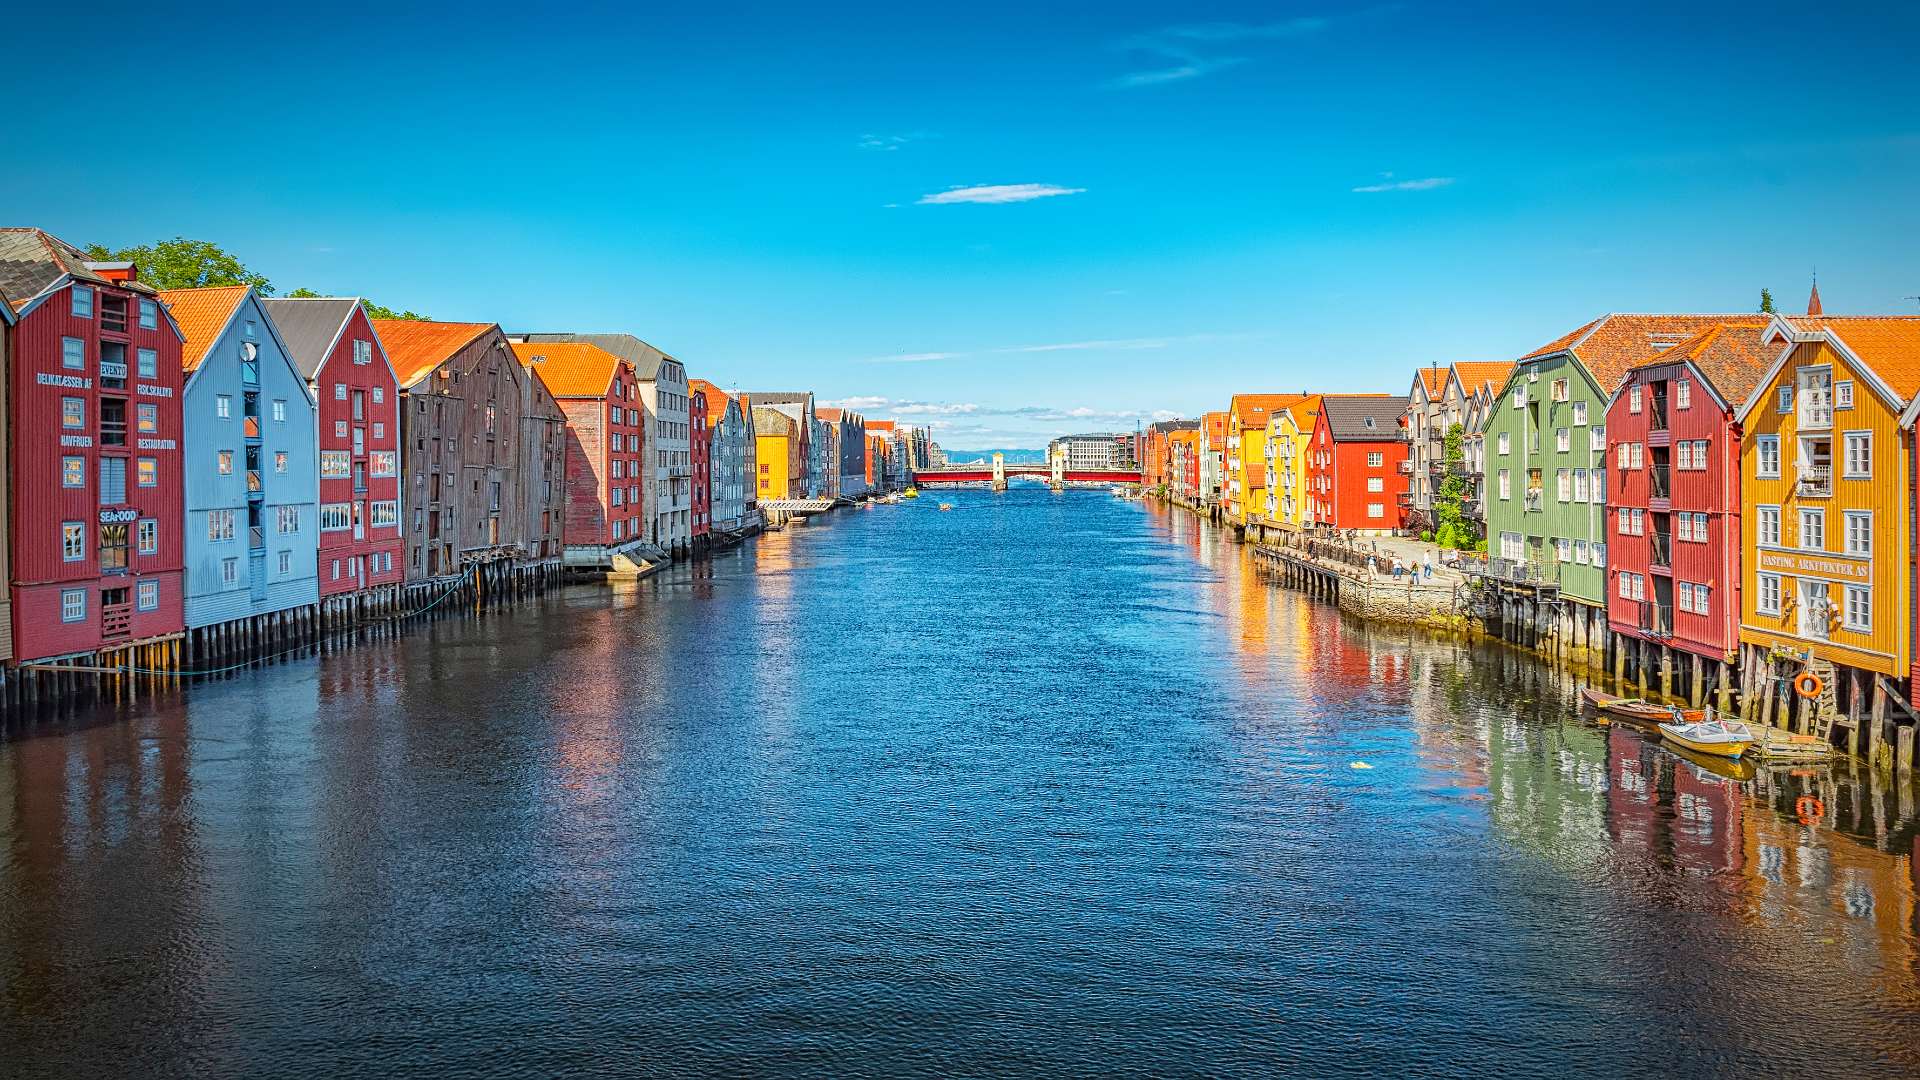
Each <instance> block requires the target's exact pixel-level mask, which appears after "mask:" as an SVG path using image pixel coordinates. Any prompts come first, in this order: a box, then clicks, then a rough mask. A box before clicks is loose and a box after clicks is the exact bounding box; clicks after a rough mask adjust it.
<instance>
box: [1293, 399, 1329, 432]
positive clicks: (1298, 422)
mask: <svg viewBox="0 0 1920 1080" xmlns="http://www.w3.org/2000/svg"><path fill="white" fill-rule="evenodd" d="M1326 400H1327V399H1326V397H1325V395H1322V394H1308V395H1307V396H1306V397H1304V398H1302V399H1300V400H1299V401H1296V402H1294V403H1293V404H1292V405H1289V406H1287V409H1286V411H1287V412H1288V413H1289V414H1290V415H1291V416H1292V417H1293V429H1294V430H1295V431H1298V432H1300V433H1301V434H1302V435H1305V434H1307V433H1308V432H1311V431H1312V430H1313V426H1314V425H1315V424H1316V423H1318V422H1319V421H1320V410H1321V409H1323V408H1325V407H1326Z"/></svg>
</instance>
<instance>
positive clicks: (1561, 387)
mask: <svg viewBox="0 0 1920 1080" xmlns="http://www.w3.org/2000/svg"><path fill="white" fill-rule="evenodd" d="M1553 400H1555V401H1565V400H1567V380H1565V379H1555V380H1553Z"/></svg>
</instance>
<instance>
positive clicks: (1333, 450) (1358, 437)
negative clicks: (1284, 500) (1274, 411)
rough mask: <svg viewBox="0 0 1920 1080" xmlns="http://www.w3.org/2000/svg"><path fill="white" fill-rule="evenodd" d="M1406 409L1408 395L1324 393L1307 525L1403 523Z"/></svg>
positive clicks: (1375, 528)
mask: <svg viewBox="0 0 1920 1080" xmlns="http://www.w3.org/2000/svg"><path fill="white" fill-rule="evenodd" d="M1406 411H1407V399H1406V397H1405V396H1400V397H1394V396H1392V395H1389V394H1327V395H1324V397H1323V398H1322V404H1321V413H1320V422H1319V423H1318V424H1316V425H1315V426H1314V431H1313V444H1312V446H1310V447H1309V448H1308V450H1307V467H1306V476H1307V524H1309V525H1313V526H1319V527H1321V528H1328V529H1353V530H1355V531H1358V532H1369V533H1385V532H1392V531H1393V530H1395V529H1397V528H1399V527H1400V526H1401V524H1402V521H1401V512H1402V503H1401V499H1400V496H1401V495H1403V494H1405V492H1406V490H1407V475H1406V473H1405V472H1402V471H1401V468H1400V463H1401V462H1403V461H1405V460H1406V459H1407V443H1406V440H1405V439H1404V438H1402V437H1401V432H1400V417H1401V416H1402V415H1403V414H1404V413H1405V412H1406ZM1269 437H1271V436H1269Z"/></svg>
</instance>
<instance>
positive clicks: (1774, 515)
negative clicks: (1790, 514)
mask: <svg viewBox="0 0 1920 1080" xmlns="http://www.w3.org/2000/svg"><path fill="white" fill-rule="evenodd" d="M1753 529H1754V537H1755V539H1756V540H1757V541H1758V542H1759V543H1762V544H1771V545H1773V546H1775V547H1778V546H1779V545H1780V508H1779V507H1777V506H1757V507H1754V511H1753Z"/></svg>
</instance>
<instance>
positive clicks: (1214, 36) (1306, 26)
mask: <svg viewBox="0 0 1920 1080" xmlns="http://www.w3.org/2000/svg"><path fill="white" fill-rule="evenodd" d="M1331 23H1332V19H1330V18H1328V17H1326V16H1322V15H1303V16H1299V17H1297V18H1292V19H1281V20H1278V21H1276V22H1267V23H1235V22H1213V23H1194V24H1190V25H1185V26H1168V27H1164V28H1162V29H1159V30H1156V31H1154V32H1152V33H1150V34H1142V35H1140V36H1138V37H1132V38H1128V39H1127V40H1125V41H1123V42H1121V43H1120V48H1121V49H1123V50H1125V51H1127V52H1131V53H1140V54H1145V55H1147V56H1151V57H1154V58H1156V59H1158V60H1159V61H1161V63H1160V64H1159V65H1158V66H1155V67H1151V68H1145V69H1142V70H1140V71H1132V72H1128V73H1127V74H1125V75H1122V76H1120V77H1119V78H1117V79H1115V80H1113V82H1112V83H1111V85H1113V86H1116V87H1120V88H1123V89H1125V88H1131V87H1140V86H1160V85H1163V84H1166V83H1173V82H1182V81H1185V80H1187V79H1197V78H1199V77H1200V76H1202V75H1211V74H1212V73H1214V72H1216V71H1221V70H1224V69H1226V68H1230V67H1235V66H1237V65H1240V64H1245V63H1248V62H1249V61H1250V60H1251V59H1252V57H1247V56H1233V55H1226V54H1222V53H1218V52H1215V51H1213V48H1214V47H1216V46H1222V45H1230V44H1237V43H1241V42H1255V41H1283V40H1287V39H1291V38H1302V37H1307V36H1309V35H1312V34H1317V33H1319V32H1321V31H1322V30H1325V29H1326V28H1327V27H1328V26H1329V25H1330V24H1331Z"/></svg>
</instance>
